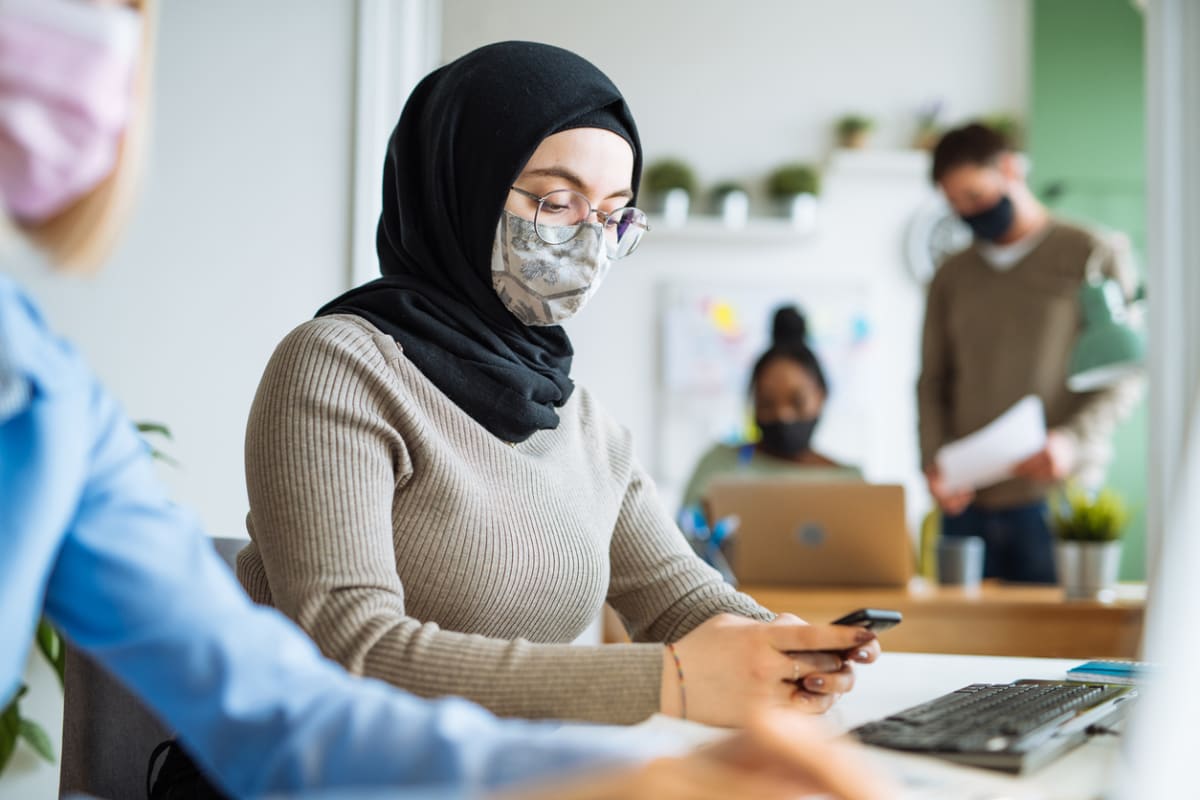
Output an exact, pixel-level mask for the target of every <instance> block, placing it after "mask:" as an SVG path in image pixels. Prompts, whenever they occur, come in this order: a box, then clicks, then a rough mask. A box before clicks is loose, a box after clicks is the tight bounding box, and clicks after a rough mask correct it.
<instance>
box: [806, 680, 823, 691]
mask: <svg viewBox="0 0 1200 800" xmlns="http://www.w3.org/2000/svg"><path fill="white" fill-rule="evenodd" d="M804 685H805V686H807V687H808V688H810V689H820V688H822V687H824V686H825V679H824V678H809V679H808V680H806V681H804Z"/></svg>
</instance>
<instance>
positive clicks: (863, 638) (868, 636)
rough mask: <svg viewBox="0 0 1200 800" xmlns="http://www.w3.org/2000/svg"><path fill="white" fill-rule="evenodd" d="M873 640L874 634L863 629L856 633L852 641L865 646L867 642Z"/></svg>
mask: <svg viewBox="0 0 1200 800" xmlns="http://www.w3.org/2000/svg"><path fill="white" fill-rule="evenodd" d="M874 638H875V633H874V632H873V631H868V630H865V629H864V630H861V631H859V632H858V635H857V636H855V637H854V640H855V641H856V642H858V643H859V644H866V643H867V642H870V641H872V640H874Z"/></svg>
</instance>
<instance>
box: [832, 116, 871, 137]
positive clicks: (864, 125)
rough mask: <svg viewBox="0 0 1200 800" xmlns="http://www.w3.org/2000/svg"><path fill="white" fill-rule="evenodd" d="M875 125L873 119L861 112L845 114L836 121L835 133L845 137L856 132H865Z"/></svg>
mask: <svg viewBox="0 0 1200 800" xmlns="http://www.w3.org/2000/svg"><path fill="white" fill-rule="evenodd" d="M874 127H875V120H873V119H871V118H870V117H868V116H864V115H862V114H847V115H845V116H844V117H841V118H840V119H838V121H837V134H838V137H839V138H842V139H845V138H847V137H850V136H853V135H855V134H857V133H866V132H867V131H869V130H872V129H873V128H874Z"/></svg>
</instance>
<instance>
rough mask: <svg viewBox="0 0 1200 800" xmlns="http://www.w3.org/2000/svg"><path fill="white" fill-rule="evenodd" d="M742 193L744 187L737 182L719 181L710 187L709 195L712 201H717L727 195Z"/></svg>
mask: <svg viewBox="0 0 1200 800" xmlns="http://www.w3.org/2000/svg"><path fill="white" fill-rule="evenodd" d="M744 191H746V187H745V186H743V185H742V184H740V183H738V182H737V181H721V182H720V183H718V184H717V185H716V186H714V187H712V189H711V194H712V198H713V200H718V201H719V200H720V199H721V198H722V197H724V196H725V195H727V194H732V193H733V192H744Z"/></svg>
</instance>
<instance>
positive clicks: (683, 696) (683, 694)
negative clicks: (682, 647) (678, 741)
mask: <svg viewBox="0 0 1200 800" xmlns="http://www.w3.org/2000/svg"><path fill="white" fill-rule="evenodd" d="M667 649H668V650H670V651H671V658H673V659H674V660H675V672H676V673H677V674H678V675H679V718H680V719H687V690H685V689H684V688H683V664H682V663H681V662H680V661H679V653H676V652H675V645H673V644H671V643H669V642H668V643H667Z"/></svg>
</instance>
